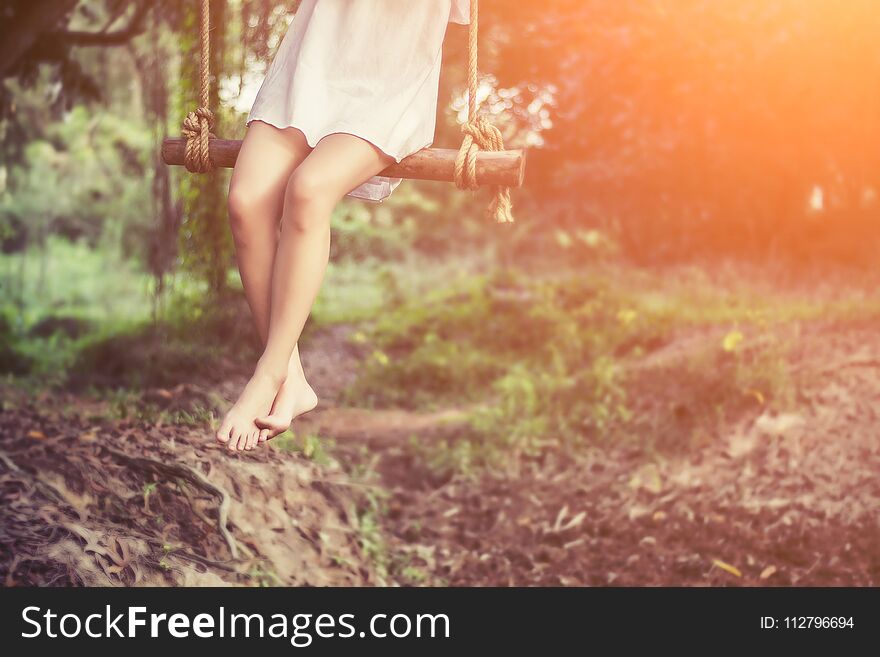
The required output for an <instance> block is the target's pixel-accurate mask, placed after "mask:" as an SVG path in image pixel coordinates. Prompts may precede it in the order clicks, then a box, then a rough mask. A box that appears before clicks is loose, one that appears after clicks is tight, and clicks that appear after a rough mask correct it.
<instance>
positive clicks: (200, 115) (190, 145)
mask: <svg viewBox="0 0 880 657" xmlns="http://www.w3.org/2000/svg"><path fill="white" fill-rule="evenodd" d="M199 38H200V39H201V51H202V57H201V62H200V65H199V72H200V78H199V107H198V109H196V110H195V111H192V112H190V113H189V114H187V116H186V118H185V119H184V120H183V127H182V128H181V132H182V133H183V138H184V140H185V142H184V143H185V148H184V153H183V163H184V165H185V166H186V168H187V170H188V171H190V172H192V173H207V172H208V171H212V170H213V169H214V168H215V166H214V162H212V161H211V152H210V144H211V141H210V140H211V139H212V138H216V136H217V135H215V134H214V127H215V125H216V118H215V117H214V113H213V112H212V111H211V109H210V108H209V107H208V105H210V104H211V95H210V94H211V1H210V0H202V16H201V26H200V29H199Z"/></svg>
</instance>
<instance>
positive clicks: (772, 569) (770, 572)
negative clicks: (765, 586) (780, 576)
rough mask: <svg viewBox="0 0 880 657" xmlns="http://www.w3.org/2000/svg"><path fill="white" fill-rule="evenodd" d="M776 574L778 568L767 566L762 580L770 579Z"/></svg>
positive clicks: (763, 571) (762, 572)
mask: <svg viewBox="0 0 880 657" xmlns="http://www.w3.org/2000/svg"><path fill="white" fill-rule="evenodd" d="M775 572H776V566H767V567H766V568H765V569H764V570H762V571H761V575H760V577H761V579H768V578H769V577H771V576H772V575H773V573H775Z"/></svg>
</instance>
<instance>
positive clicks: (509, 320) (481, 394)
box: [348, 272, 661, 463]
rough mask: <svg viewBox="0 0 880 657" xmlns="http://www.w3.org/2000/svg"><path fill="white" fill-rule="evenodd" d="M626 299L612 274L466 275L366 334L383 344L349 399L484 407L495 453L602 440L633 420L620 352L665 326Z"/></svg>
mask: <svg viewBox="0 0 880 657" xmlns="http://www.w3.org/2000/svg"><path fill="white" fill-rule="evenodd" d="M620 304H621V299H619V298H616V297H615V296H614V295H612V294H610V293H609V291H608V289H607V285H606V284H605V283H603V282H602V281H601V280H599V279H597V278H594V277H591V276H589V275H585V274H581V275H579V276H572V277H565V278H560V279H547V280H535V279H529V278H526V277H524V276H520V275H515V274H511V273H501V272H499V273H496V274H493V275H491V276H477V277H470V278H466V279H464V280H462V281H461V282H459V283H455V284H453V285H451V286H450V287H447V288H444V289H441V290H437V291H435V292H434V293H433V294H430V295H428V296H427V297H425V298H414V299H411V300H409V301H408V302H405V303H403V304H401V305H399V306H398V307H396V308H393V309H391V310H390V311H389V312H387V313H386V314H385V315H383V316H382V317H381V318H380V319H379V320H378V321H377V322H376V324H375V326H374V328H373V330H372V332H371V333H369V334H368V335H367V336H366V339H365V342H368V343H371V347H370V348H369V349H371V350H372V352H371V353H370V355H369V356H368V357H367V358H366V359H365V360H364V362H363V365H362V367H361V372H360V376H359V378H358V379H357V381H356V382H355V383H354V384H353V386H352V387H351V388H350V390H349V391H348V394H349V397H350V398H351V399H353V400H356V401H358V402H360V403H372V404H377V405H385V404H394V405H402V406H409V407H416V406H425V405H432V404H439V403H446V404H458V405H460V404H463V403H466V404H469V405H472V406H473V405H475V407H474V408H473V409H472V412H471V416H470V418H471V419H470V430H471V433H472V434H473V435H474V436H477V437H479V438H478V439H477V440H476V441H475V444H477V445H480V451H482V452H483V453H484V454H485V452H486V450H487V449H489V448H491V449H498V450H503V451H510V450H519V451H524V452H530V453H533V452H535V451H537V450H538V449H539V448H540V447H541V445H542V444H544V443H545V442H546V441H547V440H553V441H559V440H576V439H583V438H593V439H596V438H600V437H602V436H603V435H604V434H605V432H606V431H607V430H608V429H609V427H610V426H611V425H612V424H613V423H615V422H618V421H621V420H623V419H625V418H626V417H627V412H626V409H625V407H624V391H623V388H622V386H621V381H620V377H619V372H618V368H617V366H616V364H615V361H614V360H613V359H612V358H611V357H610V354H613V353H614V352H615V351H616V350H617V349H618V348H619V347H621V346H623V345H628V346H629V348H632V346H633V345H635V344H646V343H648V342H649V341H650V340H651V339H654V338H655V337H656V333H657V331H659V330H661V328H660V326H658V325H652V324H650V323H645V324H640V323H636V322H633V321H629V320H627V319H626V317H627V316H626V315H625V314H624V315H621V310H622V309H621V305H620ZM622 316H623V317H624V319H621V317H622ZM472 447H473V446H465V443H461V442H460V443H458V444H457V445H455V446H454V447H452V449H454V450H456V451H457V456H456V457H455V460H457V461H458V462H459V463H466V462H472V461H473V460H474V459H475V458H477V459H479V458H482V456H475V454H474V453H473V448H472Z"/></svg>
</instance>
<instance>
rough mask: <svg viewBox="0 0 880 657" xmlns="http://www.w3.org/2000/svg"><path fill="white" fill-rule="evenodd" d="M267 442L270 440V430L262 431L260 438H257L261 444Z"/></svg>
mask: <svg viewBox="0 0 880 657" xmlns="http://www.w3.org/2000/svg"><path fill="white" fill-rule="evenodd" d="M267 440H269V430H268V429H260V435H259V438H257V441H258V442H259V443H260V444H262V443H264V442H266V441H267Z"/></svg>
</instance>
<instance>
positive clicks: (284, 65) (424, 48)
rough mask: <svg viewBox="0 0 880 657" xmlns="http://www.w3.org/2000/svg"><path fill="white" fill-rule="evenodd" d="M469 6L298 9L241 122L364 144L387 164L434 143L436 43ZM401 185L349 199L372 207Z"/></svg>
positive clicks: (337, 0)
mask: <svg viewBox="0 0 880 657" xmlns="http://www.w3.org/2000/svg"><path fill="white" fill-rule="evenodd" d="M469 5H470V1H469V0H303V1H302V4H301V5H300V8H299V9H298V10H297V12H296V15H295V16H294V18H293V21H292V22H291V24H290V26H289V27H288V28H287V33H286V34H285V35H284V39H283V40H282V41H281V44H280V45H279V47H278V51H277V52H276V53H275V57H274V58H273V60H272V63H271V64H270V66H269V68H268V70H267V72H266V77H265V79H264V80H263V83H262V84H261V86H260V89H259V91H258V92H257V96H256V98H255V100H254V103H253V106H252V107H251V111H250V113H249V114H248V117H247V124H248V125H249V124H250V122H251V121H264V122H266V123H269V124H271V125H274V126H276V127H279V128H285V127H290V126H293V127H296V128H298V129H300V130H301V131H302V132H303V134H304V135H305V137H306V140H307V141H308V143H309V146H312V147H314V146H315V145H316V144H317V143H318V141H320V139H321V138H322V137H324V136H326V135H328V134H332V133H336V132H345V133H350V134H353V135H356V136H358V137H361V138H362V139H365V140H367V141H369V142H370V143H372V144H373V145H375V146H376V147H377V148H379V149H380V150H381V151H382V152H384V153H385V154H387V155H390V156H391V157H393V158H394V160H395V161H396V162H400V161H401V160H402V159H403V158H405V157H406V156H408V155H411V154H412V153H415V152H416V151H418V150H421V149H422V148H425V147H426V146H430V145H431V144H432V143H433V141H434V128H435V121H436V112H437V95H438V88H439V83H440V64H441V51H442V47H443V38H444V36H445V34H446V27H447V25H448V23H450V22H454V23H460V24H467V23H468V22H469V11H470V6H469ZM398 184H400V178H388V177H385V176H375V177H373V178H371V179H370V180H368V181H367V182H365V183H364V184H362V185H360V186H358V187H356V188H355V189H353V190H352V191H351V192H349V196H354V197H357V198H362V199H367V200H372V201H381V200H383V199H385V198H387V197H388V196H389V195H390V194H391V192H392V191H394V189H395V187H397V185H398Z"/></svg>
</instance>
